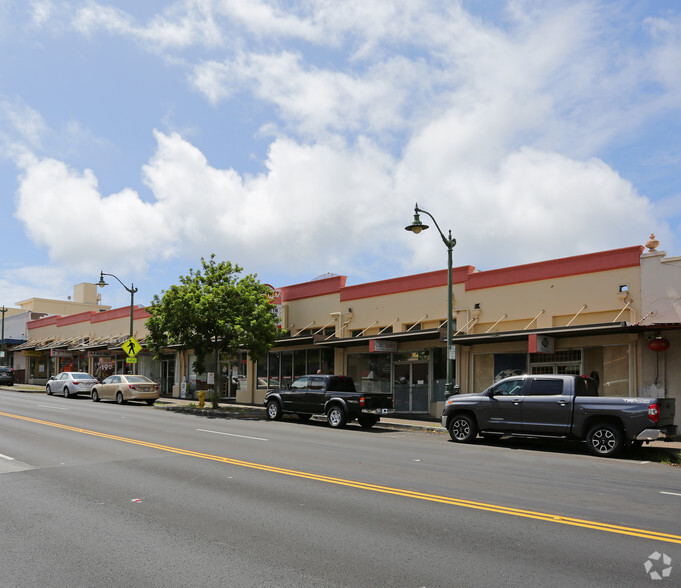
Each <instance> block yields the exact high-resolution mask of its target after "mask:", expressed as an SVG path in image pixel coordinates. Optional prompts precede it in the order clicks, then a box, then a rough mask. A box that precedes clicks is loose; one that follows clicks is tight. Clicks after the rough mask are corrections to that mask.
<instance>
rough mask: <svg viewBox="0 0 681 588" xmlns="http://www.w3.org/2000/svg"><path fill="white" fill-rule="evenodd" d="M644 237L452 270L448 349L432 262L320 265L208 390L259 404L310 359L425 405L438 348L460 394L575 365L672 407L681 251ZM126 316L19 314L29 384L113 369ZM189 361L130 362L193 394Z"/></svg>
mask: <svg viewBox="0 0 681 588" xmlns="http://www.w3.org/2000/svg"><path fill="white" fill-rule="evenodd" d="M657 247H658V243H657V241H655V240H654V238H651V239H650V241H649V242H648V243H647V244H646V247H642V246H633V247H626V248H622V249H615V250H610V251H601V252H596V253H590V254H585V255H578V256H573V257H568V258H562V259H554V260H548V261H542V262H537V263H531V264H526V265H520V266H514V267H507V268H501V269H494V270H486V271H478V270H476V269H475V268H474V267H472V266H461V267H456V268H454V269H453V272H452V274H453V279H452V293H453V333H452V334H453V337H452V343H453V345H452V349H451V350H450V351H449V352H448V350H447V346H446V325H447V293H448V286H447V271H446V270H442V271H434V272H427V273H422V274H417V275H412V276H404V277H399V278H393V279H388V280H381V281H377V282H370V283H365V284H357V285H347V277H346V276H325V277H323V278H320V279H317V280H313V281H310V282H305V283H301V284H295V285H289V286H284V287H281V288H280V289H279V291H278V298H277V300H276V302H277V305H278V307H279V308H278V310H279V312H280V315H281V322H282V327H283V331H282V332H283V333H285V336H282V337H281V338H280V339H279V340H278V341H277V343H276V345H275V347H274V348H272V350H271V351H270V352H269V353H268V354H266V356H264V357H261V358H258V359H257V361H251V359H249V358H248V357H247V355H246V353H240V354H238V355H236V356H234V357H222V358H221V363H220V365H221V366H222V368H221V369H222V370H223V375H228V376H229V377H226V378H224V382H225V384H224V388H223V390H222V396H223V397H224V398H227V399H233V400H236V401H238V402H242V403H253V404H259V403H261V402H262V399H263V397H264V395H265V393H266V391H267V389H268V388H269V387H278V386H283V385H286V384H287V383H289V382H290V381H291V380H292V379H293V378H295V377H297V376H299V375H302V374H305V373H314V372H316V371H317V370H321V371H323V372H329V373H339V374H341V373H342V374H348V375H350V376H352V377H353V378H354V379H355V381H356V383H357V385H358V387H360V389H361V390H365V391H369V390H379V391H383V392H386V393H390V394H392V395H393V398H394V404H395V408H396V409H397V410H398V411H399V412H403V413H410V414H423V415H431V416H438V415H439V414H440V413H441V411H442V407H443V403H444V399H445V398H444V397H445V379H446V365H447V361H448V358H451V361H453V362H454V370H453V373H454V379H455V383H456V384H457V385H458V386H459V387H460V389H461V392H477V391H481V390H483V389H484V388H486V387H487V386H489V385H491V384H492V383H493V382H494V381H495V380H496V379H499V378H501V377H503V376H505V375H510V374H518V373H534V374H537V373H559V374H586V375H591V376H592V377H594V379H596V380H597V381H598V383H599V390H600V393H601V394H603V395H612V396H630V397H635V396H669V397H675V398H679V402H677V404H678V405H679V406H681V392H680V390H681V361H679V350H680V349H681V279H680V278H681V257H668V256H667V254H666V253H665V252H664V251H658V249H657ZM91 286H94V285H91ZM129 317H130V307H123V308H118V309H111V310H104V309H102V308H100V309H98V310H88V311H85V312H80V313H78V314H72V315H68V316H58V315H56V314H54V315H48V316H45V317H42V318H39V319H38V320H34V321H29V322H28V323H27V330H28V340H27V341H26V343H23V344H22V345H19V346H17V347H15V348H14V350H15V358H16V356H17V354H24V357H28V359H29V360H30V361H29V364H30V369H29V370H28V372H27V373H28V379H29V380H30V381H34V382H42V381H44V380H45V379H46V378H47V377H49V375H50V374H52V373H56V371H59V370H60V369H70V368H72V369H88V371H91V372H92V373H95V372H97V375H105V374H106V373H111V372H113V371H116V372H121V371H125V370H126V369H127V367H126V363H125V354H124V352H123V350H122V349H121V346H122V344H123V343H124V342H125V340H126V339H127V338H128V337H129V322H128V321H129ZM147 318H148V314H147V313H146V311H145V310H144V309H143V308H141V307H140V308H136V309H135V310H134V332H135V337H136V338H137V339H138V340H139V341H140V342H141V343H142V344H143V343H144V339H145V337H146V327H145V325H144V323H145V321H146V319H147ZM193 359H194V356H193V354H192V350H187V349H168V350H166V353H165V354H164V356H163V357H162V358H156V359H154V358H152V357H151V354H150V353H148V352H146V351H145V350H143V351H142V353H141V354H140V355H139V362H138V364H137V366H136V368H135V369H136V371H137V373H141V374H145V375H148V376H150V377H152V378H153V379H155V380H156V381H158V382H159V383H160V384H161V386H162V393H163V394H165V395H174V396H180V395H189V394H192V395H194V394H195V391H196V390H199V389H202V388H207V387H208V386H209V384H208V382H209V378H208V374H197V373H195V372H194V371H193V368H192V363H193ZM41 365H42V366H43V367H40V366H41ZM206 365H214V363H213V359H212V358H208V360H207V362H206ZM194 397H195V396H194ZM679 416H680V415H677V421H678V420H679ZM677 424H678V423H677Z"/></svg>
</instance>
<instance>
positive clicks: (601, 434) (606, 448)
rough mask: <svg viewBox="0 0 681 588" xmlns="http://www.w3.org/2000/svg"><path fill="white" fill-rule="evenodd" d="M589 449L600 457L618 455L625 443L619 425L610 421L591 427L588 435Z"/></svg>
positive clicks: (587, 443)
mask: <svg viewBox="0 0 681 588" xmlns="http://www.w3.org/2000/svg"><path fill="white" fill-rule="evenodd" d="M586 445H587V447H588V448H589V451H590V452H591V453H592V454H594V455H597V456H599V457H612V456H613V455H617V454H618V453H619V452H620V451H621V449H622V446H623V445H624V435H623V434H622V431H621V429H620V428H619V427H617V426H616V425H611V424H610V423H600V424H598V425H595V426H594V427H591V429H590V430H589V432H588V433H587V435H586Z"/></svg>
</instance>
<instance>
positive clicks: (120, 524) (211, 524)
mask: <svg viewBox="0 0 681 588" xmlns="http://www.w3.org/2000/svg"><path fill="white" fill-rule="evenodd" d="M447 439H448V438H447V437H445V436H443V435H438V434H427V433H421V432H411V431H391V430H387V429H372V430H367V431H364V430H361V429H360V428H359V427H358V426H354V425H351V426H349V427H348V428H347V429H344V430H331V429H329V428H328V427H326V426H324V425H323V424H319V423H314V422H311V423H307V424H301V423H298V422H296V421H295V419H293V420H283V421H281V422H266V421H264V420H259V419H238V420H237V419H210V418H205V417H197V416H193V415H186V414H177V413H172V412H166V411H162V410H157V409H155V408H153V407H148V406H146V405H143V404H128V405H123V406H118V405H116V404H114V403H104V402H101V403H93V402H91V401H89V400H88V399H86V398H76V399H64V398H61V397H56V396H46V395H44V394H21V393H14V392H7V391H0V454H1V456H0V489H1V492H2V504H1V507H0V517H1V520H2V525H3V532H2V534H0V566H1V569H2V577H3V585H5V586H159V587H161V586H163V587H168V586H187V585H201V586H406V587H419V586H491V585H499V586H517V585H528V586H571V587H572V586H575V585H583V586H619V587H622V586H642V585H646V584H648V583H649V582H653V580H652V579H651V576H650V573H651V572H652V573H655V572H656V571H659V573H660V574H662V573H663V572H664V570H665V569H667V568H669V567H671V568H672V569H671V572H670V573H669V577H668V578H667V580H668V583H670V585H678V584H679V582H680V579H681V482H680V481H681V475H680V474H681V471H679V468H677V467H670V466H665V465H663V464H657V463H645V462H637V461H628V460H616V459H614V460H613V459H602V458H595V457H591V456H588V455H586V454H581V453H569V452H550V451H537V450H533V449H531V448H529V449H528V448H520V449H519V448H517V447H513V446H504V445H499V446H494V445H489V444H476V445H457V444H454V443H452V442H449V441H448V440H447ZM656 553H657V554H658V556H662V555H664V558H663V557H659V559H658V558H656V557H652V558H651V556H653V555H654V554H656ZM665 558H670V559H671V562H672V563H671V566H670V565H665V564H664V561H665ZM647 562H648V565H646V563H647ZM663 585H664V584H663Z"/></svg>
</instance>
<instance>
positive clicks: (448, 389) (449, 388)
mask: <svg viewBox="0 0 681 588" xmlns="http://www.w3.org/2000/svg"><path fill="white" fill-rule="evenodd" d="M419 212H422V213H423V214H427V215H428V216H429V217H430V218H431V219H433V222H434V223H435V226H436V227H437V230H438V231H439V232H440V237H442V241H443V242H444V244H445V247H447V364H446V365H447V381H446V383H445V397H449V396H451V395H452V394H454V381H453V377H452V374H453V370H452V359H451V355H450V354H451V349H452V322H453V321H452V298H453V297H452V249H454V245H456V239H454V238H453V237H452V231H451V230H450V231H449V237H445V235H444V233H443V232H442V230H441V229H440V226H439V225H438V224H437V221H436V220H435V218H434V217H433V215H432V214H430V213H429V212H428V211H427V210H423V209H422V208H419V205H418V203H416V206H414V221H413V222H412V223H411V224H410V225H409V226H408V227H404V228H405V229H406V230H407V231H411V232H412V233H416V234H417V235H418V234H419V233H420V232H421V231H425V230H426V229H427V228H428V225H424V224H423V223H422V222H421V219H420V218H419Z"/></svg>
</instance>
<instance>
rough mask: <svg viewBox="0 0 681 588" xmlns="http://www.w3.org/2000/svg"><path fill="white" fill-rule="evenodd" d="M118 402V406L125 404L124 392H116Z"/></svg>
mask: <svg viewBox="0 0 681 588" xmlns="http://www.w3.org/2000/svg"><path fill="white" fill-rule="evenodd" d="M116 402H117V403H118V404H125V398H123V392H116Z"/></svg>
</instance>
